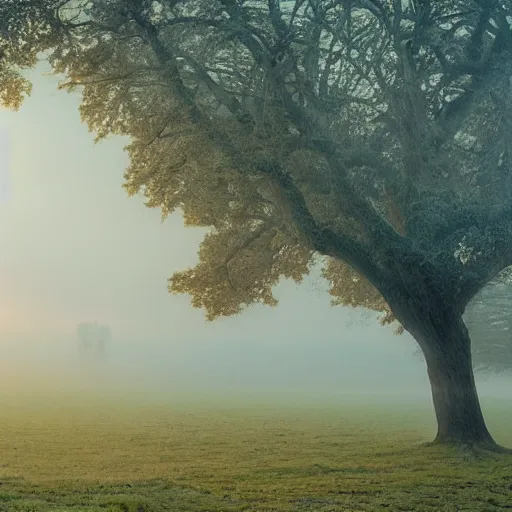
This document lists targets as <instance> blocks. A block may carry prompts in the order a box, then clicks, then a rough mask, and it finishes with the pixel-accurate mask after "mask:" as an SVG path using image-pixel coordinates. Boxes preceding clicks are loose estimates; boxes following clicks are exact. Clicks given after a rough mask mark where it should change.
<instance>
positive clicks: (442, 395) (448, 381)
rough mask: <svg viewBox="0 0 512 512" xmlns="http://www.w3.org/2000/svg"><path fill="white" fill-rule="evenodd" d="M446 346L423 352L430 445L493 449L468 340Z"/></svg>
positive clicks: (455, 341) (459, 340) (493, 443)
mask: <svg viewBox="0 0 512 512" xmlns="http://www.w3.org/2000/svg"><path fill="white" fill-rule="evenodd" d="M447 345H448V346H443V347H442V348H441V350H438V349H433V350H429V351H426V353H425V352H424V354H425V360H426V363H427V370H428V376H429V379H430V386H431V389H432V401H433V403H434V409H435V413H436V418H437V435H436V438H435V439H434V443H436V444H437V443H439V444H452V445H453V444H455V445H469V446H475V445H478V446H482V447H489V448H490V449H494V448H495V447H496V446H497V445H496V442H495V441H494V439H493V438H492V436H491V434H490V432H489V430H488V429H487V426H486V424H485V420H484V417H483V414H482V409H481V407H480V401H479V399H478V393H477V390H476V385H475V379H474V375H473V366H472V360H471V347H470V342H469V337H467V339H464V337H461V338H460V339H458V340H452V342H451V343H449V344H447Z"/></svg>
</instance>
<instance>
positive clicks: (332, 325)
mask: <svg viewBox="0 0 512 512" xmlns="http://www.w3.org/2000/svg"><path fill="white" fill-rule="evenodd" d="M45 70H47V66H46V64H44V63H42V64H41V65H40V66H39V67H38V69H37V70H35V71H33V72H31V73H30V74H29V76H30V78H31V80H32V81H33V84H34V90H33V94H32V96H31V97H30V98H28V99H27V100H26V102H25V103H24V105H23V107H22V108H21V110H20V111H19V112H14V113H13V112H9V111H6V110H2V111H0V135H1V138H0V146H1V149H2V152H3V150H4V148H5V147H8V149H9V152H8V156H9V161H8V166H7V180H8V182H9V183H8V191H6V179H5V178H6V176H5V169H4V168H5V165H2V163H1V162H0V174H1V173H2V172H3V173H4V176H3V177H2V179H1V180H0V184H1V188H2V194H1V195H0V200H1V202H0V350H1V355H2V357H3V360H4V365H5V364H7V363H6V361H7V360H11V361H13V360H14V359H16V358H18V360H19V358H21V360H23V358H30V357H31V358H32V360H40V361H42V360H43V359H44V355H45V354H47V356H48V354H50V355H51V354H54V352H55V347H57V346H60V347H63V346H66V347H68V348H69V353H71V352H72V351H74V350H75V349H76V347H75V343H76V337H75V328H76V325H77V323H79V322H81V321H88V320H91V321H94V320H98V321H100V322H106V323H108V324H109V325H110V326H111V328H112V331H113V341H112V347H111V359H113V360H114V361H115V360H118V359H119V358H123V357H124V360H125V361H127V360H129V359H130V358H131V361H132V363H133V362H134V361H137V362H138V363H140V364H141V365H142V362H141V361H142V360H144V361H145V363H144V364H146V367H147V368H154V369H156V368H159V369H160V370H159V371H161V372H162V373H165V372H166V371H167V370H166V369H168V368H173V372H175V373H176V372H177V373H180V374H181V375H186V374H189V375H192V374H194V375H200V374H202V375H203V376H204V375H207V374H208V372H210V374H209V375H214V376H215V377H214V378H215V379H218V380H219V381H220V380H222V381H223V382H224V383H225V385H226V386H229V385H230V384H229V383H230V382H231V383H234V384H233V385H237V384H236V383H237V382H238V384H240V383H241V382H242V381H243V382H245V383H246V384H247V383H249V382H251V383H252V384H254V385H256V386H258V385H261V386H267V387H268V386H270V387H272V386H273V385H276V386H277V385H278V382H277V381H279V379H280V383H281V385H285V386H286V385H290V386H291V385H292V384H291V383H293V382H294V383H295V384H296V385H299V384H300V383H301V382H302V384H303V385H304V386H305V387H309V386H312V387H314V386H315V383H316V384H318V385H320V384H321V385H322V386H325V387H329V386H332V387H333V388H336V387H340V386H349V387H350V386H353V385H354V386H355V385H360V384H361V383H362V382H366V383H368V384H369V385H370V386H373V387H374V388H376V389H378V388H379V387H382V385H383V383H384V382H385V381H386V382H390V381H392V382H393V383H394V384H393V385H394V386H395V387H397V386H398V387H407V386H410V385H412V383H413V382H414V383H416V384H417V385H420V387H421V386H425V387H424V388H423V389H424V390H425V392H427V391H428V390H427V389H426V385H427V384H426V375H425V370H424V367H423V363H422V362H421V360H419V359H417V358H416V357H414V356H412V352H413V350H414V343H413V341H412V340H411V339H410V338H409V337H408V336H407V335H405V336H401V337H395V336H393V334H392V330H391V329H390V328H382V327H380V326H379V325H378V324H377V323H373V324H371V325H367V326H361V325H358V324H357V318H358V313H357V312H354V311H352V310H347V309H344V308H339V307H338V308H332V307H330V306H329V296H328V295H327V293H323V292H322V291H321V290H320V289H319V288H321V287H322V286H324V287H325V284H322V283H321V282H320V281H319V279H318V278H313V279H310V280H308V282H306V283H305V284H304V285H301V286H297V285H295V284H294V283H284V284H282V285H280V286H279V289H278V297H279V298H280V299H281V304H280V306H279V307H277V308H264V307H254V308H251V309H250V310H248V311H247V312H246V313H244V314H243V315H240V316H238V317H235V318H228V319H221V320H219V321H216V322H214V323H207V322H206V321H205V320H204V317H203V312H202V311H198V310H194V309H192V307H191V306H190V303H189V297H188V296H171V295H169V294H168V292H167V289H166V279H167V278H168V277H169V276H170V275H171V274H172V273H173V272H174V271H175V270H179V269H183V268H185V267H187V266H192V265H194V264H195V262H196V258H197V256H196V253H197V248H198V243H199V242H200V240H201V238H202V231H201V230H199V229H191V228H184V227H183V223H182V220H181V217H180V216H179V215H178V214H175V215H173V216H172V217H171V218H169V219H168V220H167V221H166V222H165V223H163V224H162V223H161V222H160V212H159V211H158V210H151V209H148V208H146V207H145V206H144V205H143V201H142V199H141V198H139V197H136V198H128V197H127V195H126V192H125V191H124V189H122V188H121V184H122V174H123V171H124V169H125V167H126V166H127V163H128V159H127V155H126V154H125V153H124V152H123V147H124V146H125V145H126V144H127V143H128V140H127V139H121V138H111V139H109V140H107V141H105V142H102V143H100V144H98V145H94V143H93V134H91V133H89V132H88V130H87V127H86V125H84V124H82V123H81V121H80V117H79V112H78V105H79V100H80V97H79V95H78V94H68V93H66V92H63V91H57V88H56V86H57V81H58V79H57V78H56V77H54V76H48V75H46V76H43V75H42V74H41V73H42V72H43V71H45ZM2 156H4V154H3V155H2ZM2 169H4V171H2ZM351 319H352V320H354V319H355V320H356V324H355V325H354V324H352V325H350V322H351ZM59 344H60V345H59ZM48 357H49V356H48ZM52 357H53V356H52ZM112 364H114V363H112ZM169 372H170V370H169V371H168V372H167V373H169ZM212 372H213V373H212ZM212 378H213V377H212ZM237 379H238V380H237ZM189 380H190V379H189ZM240 385H241V384H240Z"/></svg>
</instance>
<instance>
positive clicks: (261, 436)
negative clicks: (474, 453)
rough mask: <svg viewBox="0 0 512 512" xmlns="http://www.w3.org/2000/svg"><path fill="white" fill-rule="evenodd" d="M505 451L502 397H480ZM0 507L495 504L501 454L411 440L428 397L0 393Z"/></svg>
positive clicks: (476, 507) (146, 509)
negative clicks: (481, 454) (478, 455)
mask: <svg viewBox="0 0 512 512" xmlns="http://www.w3.org/2000/svg"><path fill="white" fill-rule="evenodd" d="M483 406H484V412H485V414H486V417H487V419H488V424H489V427H490V429H491V431H492V432H493V434H494V435H495V438H496V440H497V441H498V442H500V443H501V444H503V445H506V446H509V447H512V431H511V429H510V425H512V408H511V407H510V403H509V404H507V403H505V402H504V401H498V400H494V401H493V400H484V401H483ZM0 410H1V415H0V511H9V512H21V511H24V512H29V511H30V512H50V511H52V512H160V511H177V512H178V511H179V512H185V511H203V512H207V511H208V512H213V511H233V512H234V511H253V512H256V511H267V512H270V511H310V512H313V511H314V512H328V511H346V512H362V511H365V512H366V511H368V512H370V511H371V512H374V511H378V510H388V511H392V512H396V511H404V512H405V511H407V512H420V511H422V512H427V511H429V512H434V511H436V512H440V511H446V512H454V511H471V512H484V511H485V512H492V511H503V510H506V509H512V459H511V458H510V457H506V456H498V455H490V456H489V457H488V458H484V459H481V460H466V459H465V458H464V456H463V455H461V454H460V453H455V452H454V451H450V450H446V449H442V448H438V447H429V448H427V447H421V443H422V442H424V441H427V440H428V439H429V438H432V437H433V435H434V433H435V432H434V430H435V429H434V423H433V417H432V408H431V404H430V403H428V401H422V400H417V401H413V400H408V401H407V400H396V401H394V402H392V401H391V400H390V399H389V398H386V399H384V398H377V397H376V398H374V399H370V398H368V399H364V400H361V399H358V400H357V401H356V400H355V399H350V398H348V397H345V398H340V397H337V398H331V399H325V400H324V401H319V400H318V399H312V400H310V401H309V402H308V401H307V400H304V399H303V398H299V397H298V396H296V395H288V396H281V397H276V396H270V395H269V396H268V397H264V396H260V397H259V398H257V399H256V398H254V397H250V396H247V397H242V396H240V397H235V398H233V397H231V398H230V399H227V398H226V399H220V398H217V399H215V398H210V399H206V397H203V399H202V400H201V401H199V400H198V399H195V398H194V399H192V398H187V399H176V397H166V396H164V395H158V396H157V395H155V394H150V393H146V394H138V395H132V396H131V397H130V398H128V397H127V396H122V395H117V396H114V395H110V396H108V397H103V398H99V397H98V396H97V395H95V394H92V393H85V392H84V393H82V394H80V395H78V394H72V395H69V396H66V395H65V394H64V393H61V394H60V395H55V394H52V395H46V396H45V395H43V394H41V395H40V396H37V395H34V394H32V395H30V396H23V395H22V394H17V395H15V394H10V395H8V394H6V393H4V394H3V395H0Z"/></svg>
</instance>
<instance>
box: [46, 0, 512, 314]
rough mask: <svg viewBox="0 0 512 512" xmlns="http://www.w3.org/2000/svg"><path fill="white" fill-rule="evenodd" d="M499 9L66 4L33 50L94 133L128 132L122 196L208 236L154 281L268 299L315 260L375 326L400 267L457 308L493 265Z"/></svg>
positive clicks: (211, 309)
mask: <svg viewBox="0 0 512 512" xmlns="http://www.w3.org/2000/svg"><path fill="white" fill-rule="evenodd" d="M510 13H511V3H510V2H496V1H492V0H491V1H489V0H472V1H470V2H467V1H453V0H450V1H443V0H440V1H436V2H430V1H419V0H416V1H414V0H411V1H410V2H401V1H393V2H390V1H380V0H375V1H370V0H359V1H351V2H341V1H336V0H329V1H327V0H322V1H320V0H318V1H301V0H297V1H291V2H283V1H281V2H279V1H277V0H275V1H268V2H250V1H234V0H208V1H206V0H187V1H178V0H166V1H163V0H162V1H160V2H149V1H146V0H95V1H93V2H87V3H85V2H75V1H71V0H70V1H69V2H65V1H62V2H61V7H60V10H59V17H60V23H61V28H62V29H63V30H64V32H65V37H64V38H63V39H62V41H61V43H60V44H59V45H58V46H57V47H56V48H55V49H54V51H53V53H52V54H51V57H50V60H51V63H52V64H53V65H54V68H55V70H56V71H58V72H65V73H66V74H67V75H68V77H69V80H67V82H66V83H65V84H63V87H67V88H69V89H73V88H75V87H77V86H80V87H81V88H82V90H83V103H82V106H81V114H82V118H83V119H84V120H85V121H86V122H87V123H88V125H89V127H90V129H91V130H94V131H95V132H96V133H97V138H98V139H101V138H102V137H106V136H107V135H108V134H110V133H115V134H123V135H129V136H131V137H132V139H133V142H132V143H131V144H130V145H129V146H128V148H127V149H128V152H129V154H130V157H131V164H130V167H129V168H128V169H127V171H126V174H125V178H126V185H125V186H126V188H127V190H128V191H129V192H130V193H131V194H135V193H137V192H142V193H143V194H144V195H145V196H146V197H147V199H148V201H147V204H148V206H152V207H159V208H161V209H162V212H163V214H164V216H165V215H167V214H169V213H170V212H172V211H174V210H175V209H176V208H179V209H181V210H182V211H183V213H184V216H185V220H186V223H187V224H188V225H196V226H211V227H212V230H211V232H210V233H209V234H208V235H207V236H206V238H205V240H204V242H203V244H202V246H201V250H200V263H199V264H198V265H197V266H196V267H195V268H193V269H189V270H185V271H184V272H181V273H177V274H175V275H174V276H173V277H172V278H171V280H170V289H171V290H172V291H174V292H186V293H189V294H191V296H192V301H193V304H194V306H196V307H202V308H204V309H205V310H206V312H207V316H208V318H210V319H213V318H215V317H217V316H219V315H231V314H235V313H238V312H240V311H241V310H242V309H243V308H244V307H246V306H247V305H250V304H252V303H255V302H263V303H266V304H275V302H276V301H275V299H274V297H273V295H272V286H273V285H274V284H275V283H276V282H277V281H278V280H279V279H280V278H281V277H290V278H293V279H295V280H297V281H300V279H301V278H302V277H303V276H304V275H305V274H306V273H307V272H308V269H309V268H310V265H311V263H312V261H315V256H316V255H318V254H321V255H323V256H324V263H325V276H326V277H327V278H328V279H329V281H330V283H331V293H332V294H333V296H334V297H335V300H336V301H337V302H339V303H342V304H353V305H356V304H357V305H362V306H365V307H370V308H373V309H377V310H382V311H384V312H386V313H387V315H386V321H391V320H392V318H393V316H392V314H391V311H390V309H389V302H390V298H391V297H392V296H394V295H396V294H397V290H396V285H397V279H396V278H397V276H400V275H402V276H404V269H410V268H412V266H417V268H421V276H420V275H417V276H416V278H412V279H407V280H406V281H407V282H406V283H405V282H402V283H401V287H405V288H413V289H415V290H416V291H420V290H419V287H421V286H423V287H426V288H429V289H430V288H433V287H435V288H436V293H439V295H440V296H441V297H442V298H443V301H445V302H448V301H454V302H456V303H460V304H461V308H462V309H463V308H464V307H465V306H466V304H467V303H468V302H469V301H470V299H471V298H472V297H473V296H474V294H475V293H477V292H478V291H479V290H480V289H481V288H482V287H483V286H484V285H485V283H486V282H487V281H488V280H489V279H491V278H492V277H494V276H495V275H496V274H497V273H498V272H499V271H500V270H501V269H502V268H504V267H505V266H507V265H508V264H510V263H512V251H511V247H510V245H511V242H510V240H511V237H510V234H511V227H512V224H511V222H510V220H511V209H510V207H511V202H510V191H511V190H512V188H511V187H510V172H508V170H509V168H510V162H511V160H510V159H511V154H510V142H511V136H512V131H511V129H510V120H511V117H510V112H511V110H510V109H511V104H510V100H509V99H510V94H509V93H510V90H511V76H512V60H511V59H510V58H508V55H509V52H510V49H511V48H512V36H511V32H510V17H509V16H510ZM390 283H392V284H390ZM424 291H425V290H424ZM403 292H404V290H400V295H403ZM383 294H384V296H385V298H383ZM395 313H396V311H395Z"/></svg>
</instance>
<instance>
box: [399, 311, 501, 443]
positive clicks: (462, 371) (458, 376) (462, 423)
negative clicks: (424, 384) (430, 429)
mask: <svg viewBox="0 0 512 512" xmlns="http://www.w3.org/2000/svg"><path fill="white" fill-rule="evenodd" d="M429 306H430V307H423V308H420V307H418V308H416V307H414V308H411V310H406V309H405V308H404V304H403V303H402V304H401V305H400V306H399V307H397V308H396V309H397V310H401V311H400V313H401V314H400V316H401V317H402V319H403V320H404V321H402V325H403V326H404V327H405V328H406V329H407V330H408V331H409V332H410V333H411V334H412V335H413V336H414V338H415V339H416V341H417V342H418V344H419V345H420V348H421V350H422V352H423V355H424V356H425V361H426V363H427V370H428V376H429V379H430V385H431V389H432V400H433V403H434V409H435V413H436V418H437V427H438V430H437V435H436V438H435V439H434V442H433V444H444V445H459V446H461V445H464V446H467V447H470V448H483V449H485V450H492V451H508V450H506V449H505V448H502V447H500V446H499V445H498V444H497V443H496V442H495V441H494V439H493V438H492V436H491V434H490V433H489V430H488V429H487V426H486V424H485V420H484V417H483V414H482V409H481V407H480V402H479V400H478V394H477V390H476V386H475V379H474V375H473V365H472V359H471V340H470V337H469V333H468V330H467V328H466V326H465V325H464V321H463V320H462V315H460V314H458V313H455V312H454V311H453V310H451V311H446V310H445V311H443V310H442V309H441V308H439V309H437V310H436V308H433V307H432V303H430V304H429Z"/></svg>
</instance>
